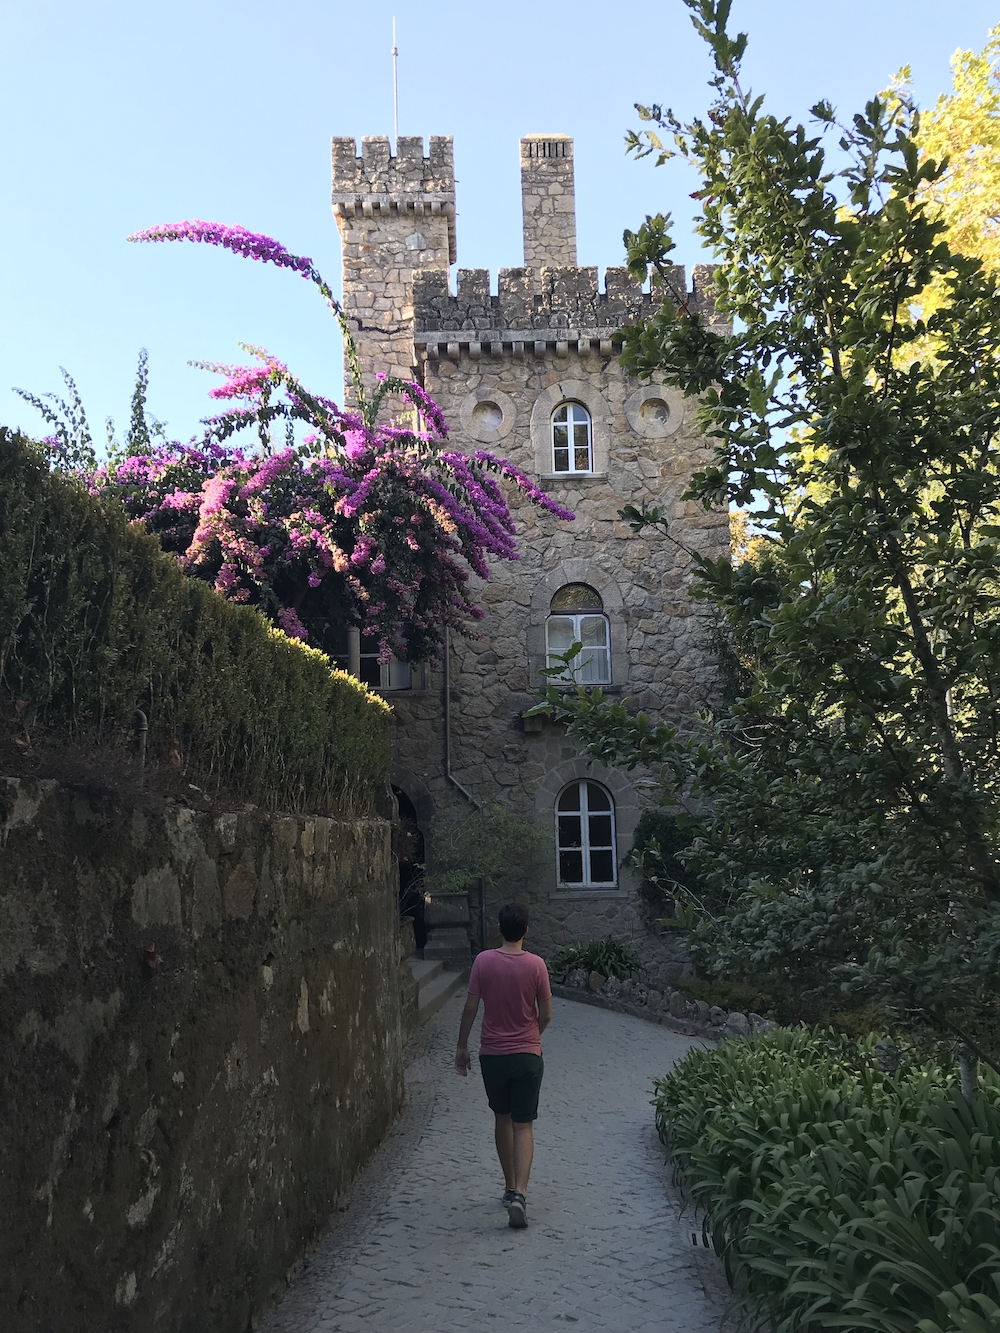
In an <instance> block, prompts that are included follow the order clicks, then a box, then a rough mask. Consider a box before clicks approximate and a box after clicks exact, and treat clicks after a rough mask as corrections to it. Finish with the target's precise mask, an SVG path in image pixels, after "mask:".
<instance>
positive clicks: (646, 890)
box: [628, 810, 702, 925]
mask: <svg viewBox="0 0 1000 1333" xmlns="http://www.w3.org/2000/svg"><path fill="white" fill-rule="evenodd" d="M693 840H694V834H693V833H692V832H691V830H690V829H689V828H687V827H685V826H684V825H683V824H682V823H680V822H679V821H678V820H677V818H676V816H675V815H669V814H667V813H666V811H664V810H644V811H643V813H642V814H641V815H640V817H639V822H638V824H637V825H636V828H635V838H634V839H633V842H632V849H631V851H630V852H629V854H628V862H629V865H632V866H634V867H635V868H636V870H638V871H639V875H640V880H639V898H640V900H641V902H642V904H643V907H644V908H645V911H646V914H647V915H648V916H649V917H652V918H664V917H666V918H669V923H670V924H677V925H689V924H690V920H689V918H690V917H691V913H692V909H693V908H694V906H695V905H696V903H698V902H700V900H701V896H702V895H701V889H700V886H699V885H698V881H697V878H696V876H695V874H694V871H692V870H689V869H688V868H687V867H686V866H685V865H684V862H683V861H682V860H680V859H679V856H678V853H679V852H683V851H685V850H686V849H687V848H688V847H690V845H691V843H692V842H693Z"/></svg>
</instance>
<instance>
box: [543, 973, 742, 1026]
mask: <svg viewBox="0 0 1000 1333" xmlns="http://www.w3.org/2000/svg"><path fill="white" fill-rule="evenodd" d="M551 984H552V994H553V995H556V996H558V998H559V999H560V1000H576V1001H578V1002H579V1003H580V1004H592V1005H594V1006H595V1008H597V1009H610V1010H611V1012H612V1013H615V1014H630V1015H631V1016H632V1017H633V1018H642V1019H644V1020H645V1021H646V1022H647V1023H656V1024H658V1025H659V1026H660V1027H661V1028H669V1029H670V1031H671V1032H679V1033H681V1035H682V1036H685V1037H704V1038H705V1039H706V1040H708V1041H719V1040H720V1038H721V1037H722V1035H723V1034H722V1033H720V1032H717V1031H716V1030H715V1029H713V1028H711V1027H709V1025H708V1024H707V1023H701V1024H699V1023H689V1022H688V1021H687V1020H686V1019H683V1018H674V1017H673V1016H672V1015H671V1014H667V1013H663V1012H662V1010H661V1011H654V1010H652V1009H650V1008H649V1006H648V1005H645V1004H631V1003H630V1002H629V1001H628V1000H610V999H608V998H607V996H605V995H596V994H595V993H594V992H593V991H589V990H581V989H580V987H579V986H563V985H560V983H559V982H557V981H553V982H552V983H551Z"/></svg>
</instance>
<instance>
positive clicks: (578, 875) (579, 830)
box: [556, 778, 618, 889]
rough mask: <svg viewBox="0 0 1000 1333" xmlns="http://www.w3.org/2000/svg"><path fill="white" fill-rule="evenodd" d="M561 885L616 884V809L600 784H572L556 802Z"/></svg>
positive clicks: (593, 886) (594, 886) (604, 886)
mask: <svg viewBox="0 0 1000 1333" xmlns="http://www.w3.org/2000/svg"><path fill="white" fill-rule="evenodd" d="M556 848H557V856H558V875H559V883H560V884H561V885H562V886H563V887H565V888H577V889H607V888H613V887H614V885H615V883H616V876H615V867H616V866H617V864H618V858H617V856H616V855H615V806H614V802H613V801H612V799H611V795H610V793H609V792H607V791H605V789H604V788H603V787H602V786H601V784H600V783H599V782H591V781H590V780H589V779H587V778H584V779H583V780H582V781H580V782H571V783H570V784H569V786H568V787H565V788H564V789H563V791H562V792H561V793H560V796H559V800H558V801H557V802H556Z"/></svg>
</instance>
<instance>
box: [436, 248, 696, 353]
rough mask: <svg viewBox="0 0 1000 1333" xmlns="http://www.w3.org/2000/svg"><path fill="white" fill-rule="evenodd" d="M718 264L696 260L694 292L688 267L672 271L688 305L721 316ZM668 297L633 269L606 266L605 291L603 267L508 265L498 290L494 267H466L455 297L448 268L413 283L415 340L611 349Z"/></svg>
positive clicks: (442, 349)
mask: <svg viewBox="0 0 1000 1333" xmlns="http://www.w3.org/2000/svg"><path fill="white" fill-rule="evenodd" d="M712 271H713V266H712V265H709V264H697V265H695V267H694V269H693V271H692V283H691V290H690V291H689V290H688V286H687V275H686V272H685V270H684V268H683V267H681V266H676V267H674V268H673V270H672V274H671V275H672V282H673V286H674V290H675V291H677V292H683V293H686V296H687V301H686V304H687V306H688V308H689V309H692V310H697V311H698V312H699V313H700V314H702V315H704V316H705V317H706V318H707V319H710V320H712V321H713V322H714V321H716V320H718V318H719V316H718V315H717V314H716V310H715V301H714V297H713V295H712V290H711V278H712ZM662 299H663V296H662V293H661V291H660V290H657V291H655V292H652V293H651V292H645V291H643V290H642V287H641V286H640V284H639V283H637V282H636V281H635V279H633V278H632V277H631V276H630V275H629V272H628V269H626V268H609V269H607V270H605V274H604V290H603V291H601V290H600V288H599V286H598V279H597V269H596V268H542V269H541V271H540V272H539V271H536V270H534V269H526V268H506V269H501V270H500V272H499V275H498V280H497V295H496V296H492V295H491V294H490V275H489V270H488V269H476V268H472V269H459V270H458V294H457V295H456V296H452V295H451V294H450V292H449V290H448V275H447V274H446V273H444V272H441V271H438V272H433V273H423V274H419V275H417V277H416V279H415V282H414V290H413V313H414V342H415V343H416V344H417V345H418V346H420V347H423V348H425V349H426V355H427V356H430V357H435V356H440V355H446V354H455V352H456V350H457V349H461V348H463V347H464V348H466V349H469V350H470V351H471V353H472V355H474V356H475V355H479V351H480V350H481V349H482V347H483V346H484V345H488V346H489V347H490V348H491V351H493V352H494V354H497V353H499V351H500V350H501V349H505V348H512V349H513V350H514V351H515V352H517V351H519V350H523V349H524V347H525V346H527V347H529V348H533V349H534V350H535V351H538V352H540V351H541V350H542V349H543V348H547V347H549V346H551V345H553V344H554V345H555V346H556V349H557V350H560V349H561V348H562V345H563V344H567V345H568V344H570V343H574V344H577V345H578V346H579V350H581V351H586V350H589V349H590V346H591V344H596V345H597V346H598V347H599V348H600V350H601V351H603V352H610V350H611V349H612V347H613V345H614V344H615V343H620V342H621V330H622V329H623V328H624V327H625V326H626V325H629V324H635V323H637V322H638V321H639V320H643V319H648V318H649V317H650V315H652V314H653V313H654V312H655V311H656V310H657V309H658V308H659V306H660V303H661V301H662ZM581 344H586V346H581ZM446 349H448V351H446ZM476 349H479V350H476Z"/></svg>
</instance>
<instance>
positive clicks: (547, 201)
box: [521, 134, 576, 272]
mask: <svg viewBox="0 0 1000 1333" xmlns="http://www.w3.org/2000/svg"><path fill="white" fill-rule="evenodd" d="M521 201H522V208H523V211H524V266H525V268H530V269H534V270H535V271H536V272H537V271H538V270H539V269H541V268H543V267H545V266H550V267H556V268H576V198H575V195H574V192H573V140H572V139H571V138H569V136H568V135H565V134H527V135H525V137H524V138H523V139H522V140H521Z"/></svg>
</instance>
